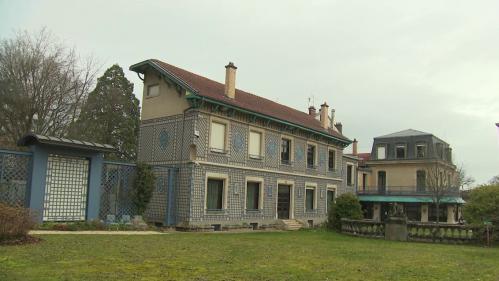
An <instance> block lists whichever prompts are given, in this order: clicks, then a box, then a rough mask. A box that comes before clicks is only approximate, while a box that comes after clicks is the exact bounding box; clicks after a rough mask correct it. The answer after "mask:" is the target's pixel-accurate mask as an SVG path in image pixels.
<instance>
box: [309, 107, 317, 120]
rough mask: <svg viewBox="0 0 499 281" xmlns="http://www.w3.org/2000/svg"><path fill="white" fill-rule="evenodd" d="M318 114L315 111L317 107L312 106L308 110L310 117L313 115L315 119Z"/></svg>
mask: <svg viewBox="0 0 499 281" xmlns="http://www.w3.org/2000/svg"><path fill="white" fill-rule="evenodd" d="M316 114H317V111H316V110H315V107H314V106H313V105H312V106H310V107H309V108H308V115H311V116H313V117H314V118H315V115H316Z"/></svg>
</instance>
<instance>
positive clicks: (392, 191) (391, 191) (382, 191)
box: [357, 186, 460, 196]
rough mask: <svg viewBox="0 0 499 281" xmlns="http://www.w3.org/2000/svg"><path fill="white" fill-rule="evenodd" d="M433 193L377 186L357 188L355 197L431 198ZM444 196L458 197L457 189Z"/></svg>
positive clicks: (406, 188)
mask: <svg viewBox="0 0 499 281" xmlns="http://www.w3.org/2000/svg"><path fill="white" fill-rule="evenodd" d="M432 194H433V192H432V191H431V188H428V187H426V188H424V189H423V188H418V187H415V186H387V187H377V186H366V187H365V188H363V187H361V186H359V189H358V190H357V195H394V196H397V195H399V196H403V195H419V196H431V195H432ZM444 195H445V196H460V192H459V188H457V187H452V188H450V189H449V190H448V191H446V192H445V194H444Z"/></svg>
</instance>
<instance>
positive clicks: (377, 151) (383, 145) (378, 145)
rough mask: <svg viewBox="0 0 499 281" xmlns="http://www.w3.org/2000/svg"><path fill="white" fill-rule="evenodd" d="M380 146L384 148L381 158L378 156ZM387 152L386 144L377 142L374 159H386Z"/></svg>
mask: <svg viewBox="0 0 499 281" xmlns="http://www.w3.org/2000/svg"><path fill="white" fill-rule="evenodd" d="M381 147H382V148H383V149H384V150H385V153H384V156H383V158H380V157H379V149H380V148H381ZM387 152H388V150H387V145H386V144H377V145H376V160H386V159H387V158H388V155H387V154H388V153H387Z"/></svg>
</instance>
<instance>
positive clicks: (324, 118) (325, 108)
mask: <svg viewBox="0 0 499 281" xmlns="http://www.w3.org/2000/svg"><path fill="white" fill-rule="evenodd" d="M320 113H321V117H320V120H321V126H322V128H324V129H326V130H327V129H329V127H331V123H330V120H329V116H328V113H329V105H327V103H326V102H324V103H323V104H321V112H320Z"/></svg>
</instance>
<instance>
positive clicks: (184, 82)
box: [130, 59, 351, 144]
mask: <svg viewBox="0 0 499 281" xmlns="http://www.w3.org/2000/svg"><path fill="white" fill-rule="evenodd" d="M147 67H153V68H154V69H156V70H157V71H159V72H160V73H162V74H164V75H166V76H167V77H169V78H170V79H172V80H173V81H174V82H176V83H178V84H179V85H180V86H182V87H184V88H186V89H187V90H189V91H190V92H191V93H192V95H193V96H191V97H189V98H203V99H207V100H208V101H212V102H220V103H223V104H226V105H230V106H233V107H235V108H238V109H242V110H245V111H248V112H250V113H254V114H259V115H261V116H263V117H268V118H270V119H273V120H275V121H278V122H279V121H281V122H284V123H289V124H291V125H294V126H298V127H302V128H305V129H308V130H310V131H313V132H315V133H319V134H321V135H324V136H326V137H332V138H334V139H336V140H338V141H340V142H342V143H344V144H349V143H351V141H350V140H349V139H348V138H347V137H345V136H344V135H343V134H341V133H340V132H338V131H336V130H332V129H329V130H326V129H324V128H323V127H322V126H321V123H320V121H319V120H317V119H315V118H314V117H313V116H311V115H309V114H307V113H305V112H302V111H299V110H296V109H294V108H291V107H288V106H285V105H283V104H280V103H277V102H274V101H271V100H268V99H266V98H263V97H260V96H257V95H254V94H251V93H248V92H246V91H243V90H240V89H236V95H235V98H234V99H232V98H229V97H227V96H225V94H224V87H225V85H224V84H223V83H219V82H216V81H214V80H211V79H208V78H206V77H203V76H200V75H198V74H195V73H192V72H190V71H187V70H184V69H181V68H179V67H176V66H173V65H171V64H168V63H165V62H162V61H159V60H156V59H150V60H146V61H143V62H140V63H137V64H135V65H132V66H130V70H132V71H135V72H139V73H144V72H145V70H146V68H147Z"/></svg>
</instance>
